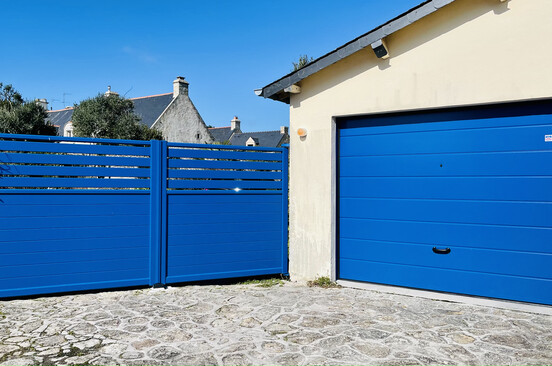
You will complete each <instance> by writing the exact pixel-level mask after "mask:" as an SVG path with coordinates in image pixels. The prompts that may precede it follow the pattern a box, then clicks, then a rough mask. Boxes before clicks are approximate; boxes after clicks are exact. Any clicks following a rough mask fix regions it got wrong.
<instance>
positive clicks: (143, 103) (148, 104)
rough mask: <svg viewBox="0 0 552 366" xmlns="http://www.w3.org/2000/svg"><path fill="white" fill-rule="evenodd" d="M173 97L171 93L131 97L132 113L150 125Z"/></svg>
mask: <svg viewBox="0 0 552 366" xmlns="http://www.w3.org/2000/svg"><path fill="white" fill-rule="evenodd" d="M172 99H173V93H168V94H160V95H152V96H149V97H142V98H132V99H131V100H132V101H133V102H134V113H136V114H137V115H138V116H140V118H142V121H141V122H142V123H143V124H145V125H146V126H148V127H151V126H152V125H153V123H154V122H155V121H156V120H157V118H159V116H160V115H161V113H163V111H164V110H165V108H167V106H168V105H169V103H170V102H171V101H172Z"/></svg>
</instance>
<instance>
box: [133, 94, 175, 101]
mask: <svg viewBox="0 0 552 366" xmlns="http://www.w3.org/2000/svg"><path fill="white" fill-rule="evenodd" d="M169 94H172V93H163V94H153V95H146V96H145V97H136V98H128V99H130V100H136V99H144V98H153V97H161V96H163V95H169Z"/></svg>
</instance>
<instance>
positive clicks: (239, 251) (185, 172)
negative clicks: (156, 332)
mask: <svg viewBox="0 0 552 366" xmlns="http://www.w3.org/2000/svg"><path fill="white" fill-rule="evenodd" d="M168 146H169V150H168V157H169V161H168V167H169V170H168V184H167V207H168V211H167V212H168V225H167V253H166V258H167V263H166V266H165V268H166V273H165V276H166V282H167V283H176V282H185V281H197V280H208V279H215V278H230V277H244V276H254V275H264V274H278V273H287V150H285V149H265V148H263V149H259V148H256V149H247V148H246V149H245V150H244V148H241V147H240V148H237V147H230V148H229V147H220V146H219V148H218V149H216V150H215V149H213V148H212V147H208V148H201V149H200V148H197V145H196V146H195V148H194V149H190V148H186V147H187V145H183V144H171V143H169V144H168ZM238 149H239V150H238Z"/></svg>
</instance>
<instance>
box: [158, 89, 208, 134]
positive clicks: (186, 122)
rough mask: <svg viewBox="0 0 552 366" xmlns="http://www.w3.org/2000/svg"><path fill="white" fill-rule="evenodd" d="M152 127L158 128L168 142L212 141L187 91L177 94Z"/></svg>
mask: <svg viewBox="0 0 552 366" xmlns="http://www.w3.org/2000/svg"><path fill="white" fill-rule="evenodd" d="M152 128H155V129H157V130H160V131H161V132H162V133H163V137H164V138H165V140H167V141H170V142H186V143H195V144H211V143H213V142H214V139H213V137H212V136H211V133H210V132H209V130H208V128H207V126H206V125H205V122H203V118H201V115H200V114H199V112H198V111H197V109H196V107H195V106H194V104H193V103H192V101H191V99H190V97H189V96H188V94H187V93H186V94H184V93H182V94H179V95H177V96H176V98H175V99H174V100H173V101H172V102H171V104H169V106H168V107H167V109H166V110H165V112H164V113H163V114H162V115H161V116H160V117H159V119H158V120H157V121H156V122H155V123H154V124H153V126H152ZM198 134H199V138H198V137H197V135H198Z"/></svg>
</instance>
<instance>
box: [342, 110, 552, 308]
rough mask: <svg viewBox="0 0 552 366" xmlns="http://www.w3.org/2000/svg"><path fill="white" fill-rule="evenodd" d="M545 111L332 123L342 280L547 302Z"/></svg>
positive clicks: (551, 140) (550, 181)
mask: <svg viewBox="0 0 552 366" xmlns="http://www.w3.org/2000/svg"><path fill="white" fill-rule="evenodd" d="M551 113H552V103H549V102H540V103H538V104H536V103H533V104H528V103H525V104H516V105H508V106H504V105H501V106H490V107H485V108H479V109H477V110H473V109H472V110H470V109H464V110H449V111H434V112H425V113H410V114H396V115H379V116H373V117H365V118H358V117H357V118H351V119H343V120H340V121H338V123H339V132H338V149H339V153H338V156H339V159H338V164H339V168H338V174H339V181H338V182H339V188H338V192H339V202H338V211H339V213H338V215H339V227H338V239H339V240H338V243H339V244H338V258H339V260H338V277H339V278H340V279H346V280H355V281H367V282H374V283H382V284H390V285H397V286H405V287H413V288H421V289H429V290H437V291H446V292H455V293H462V294H470V295H479V296H487V297H495V298H503V299H511V300H519V301H527V302H534V303H542V304H552V115H551Z"/></svg>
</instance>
